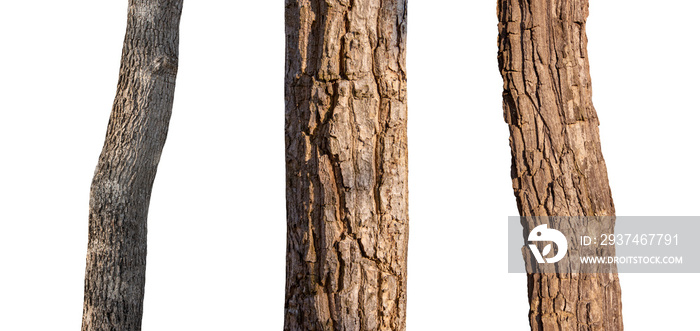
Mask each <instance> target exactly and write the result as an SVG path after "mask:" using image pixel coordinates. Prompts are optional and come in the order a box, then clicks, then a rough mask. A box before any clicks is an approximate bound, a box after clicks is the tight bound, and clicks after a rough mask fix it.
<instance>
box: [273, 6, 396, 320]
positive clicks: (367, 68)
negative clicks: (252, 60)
mask: <svg viewBox="0 0 700 331" xmlns="http://www.w3.org/2000/svg"><path fill="white" fill-rule="evenodd" d="M285 6H286V18H285V20H286V44H287V48H286V49H287V50H286V77H285V102H286V106H285V132H286V135H285V142H286V168H287V170H286V172H287V281H286V297H285V323H284V329H285V330H343V331H350V330H353V331H360V330H404V329H405V309H406V252H407V240H408V184H407V173H408V169H407V148H406V146H407V145H406V143H407V142H406V65H405V63H406V62H405V49H406V0H381V1H380V0H354V1H353V0H326V1H322V0H287V1H286V2H285Z"/></svg>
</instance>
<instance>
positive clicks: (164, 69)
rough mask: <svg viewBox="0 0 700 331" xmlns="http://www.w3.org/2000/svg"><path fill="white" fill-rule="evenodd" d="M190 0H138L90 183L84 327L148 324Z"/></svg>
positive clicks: (131, 5) (130, 12)
mask: <svg viewBox="0 0 700 331" xmlns="http://www.w3.org/2000/svg"><path fill="white" fill-rule="evenodd" d="M181 12H182V0H179V1H177V0H176V1H169V0H130V1H129V10H128V21H127V28H126V36H125V38H124V47H123V50H122V60H121V67H120V70H119V83H118V86H117V95H116V97H115V99H114V104H113V107H112V113H111V115H110V119H109V125H108V127H107V135H106V138H105V143H104V146H103V149H102V153H101V154H100V158H99V161H98V165H97V169H96V170H95V175H94V178H93V181H92V185H91V188H90V212H89V238H88V249H87V261H86V270H85V299H84V303H83V324H82V330H83V331H88V330H129V331H133V330H141V317H142V313H143V295H144V286H145V276H146V274H145V273H146V217H147V214H148V204H149V201H150V197H151V189H152V187H153V180H154V179H155V175H156V168H157V167H158V161H159V160H160V155H161V152H162V150H163V145H164V144H165V138H166V135H167V132H168V123H169V121H170V114H171V110H172V105H173V94H174V90H175V76H176V74H177V61H178V28H179V24H180V14H181Z"/></svg>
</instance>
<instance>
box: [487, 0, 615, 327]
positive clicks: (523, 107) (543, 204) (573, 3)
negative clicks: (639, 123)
mask: <svg viewBox="0 0 700 331" xmlns="http://www.w3.org/2000/svg"><path fill="white" fill-rule="evenodd" d="M498 16H499V20H500V24H499V65H500V69H501V75H502V76H503V81H504V92H503V100H504V115H505V120H506V122H507V123H508V125H509V127H510V145H511V152H512V160H513V164H512V174H511V175H512V178H513V189H514V191H515V197H516V200H517V203H518V209H519V211H520V214H521V215H522V216H613V215H614V214H615V207H614V205H613V201H612V197H611V193H610V188H609V185H608V179H607V170H606V167H605V161H604V160H603V156H602V153H601V148H600V141H599V135H598V118H597V115H596V111H595V109H594V108H593V104H592V101H591V79H590V74H589V67H588V54H587V51H586V44H587V39H586V32H585V26H586V18H587V17H588V1H587V0H529V1H523V0H499V1H498ZM534 225H535V224H532V223H528V222H524V226H525V230H526V231H525V232H526V233H529V231H530V230H531V228H532V227H533V226H534ZM581 226H582V227H586V226H587V225H586V224H581ZM599 230H600V233H612V231H613V230H614V227H613V226H612V224H608V225H607V226H606V227H604V228H602V229H599ZM528 292H529V297H530V326H531V327H532V329H533V330H607V331H611V330H622V329H623V326H622V315H621V312H622V309H621V299H620V284H619V280H618V277H617V274H614V273H600V274H568V273H559V274H554V273H543V274H529V275H528Z"/></svg>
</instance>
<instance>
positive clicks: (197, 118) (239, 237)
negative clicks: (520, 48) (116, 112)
mask: <svg viewBox="0 0 700 331" xmlns="http://www.w3.org/2000/svg"><path fill="white" fill-rule="evenodd" d="M591 2H592V3H591V7H590V8H591V16H590V18H589V21H588V36H589V40H590V43H589V53H590V62H591V73H592V77H593V86H594V103H595V106H596V108H597V110H598V114H599V117H600V121H601V127H600V128H601V139H602V143H603V152H604V155H605V157H606V160H607V164H608V170H609V176H610V184H611V186H612V191H613V197H614V199H615V204H616V207H617V212H618V214H619V215H629V216H637V215H699V214H700V211H699V210H698V198H699V196H700V194H699V193H698V187H700V179H698V172H697V165H698V147H697V142H698V139H697V123H698V122H699V121H700V118H699V117H700V109H698V108H699V106H698V102H697V97H698V87H699V86H698V77H700V76H699V74H700V66H699V65H698V60H697V54H698V52H697V51H698V49H697V42H698V35H697V13H698V12H699V11H700V3H698V2H697V1H690V0H687V1H682V0H667V1H663V2H658V1H642V0H636V1H633V0H605V1H604V0H592V1H591ZM126 3H127V1H126V0H120V1H100V2H95V1H86V0H83V1H77V0H64V1H3V2H2V4H1V5H0V31H1V32H0V45H1V49H0V222H1V223H0V330H8V331H9V330H78V329H79V327H80V322H81V310H82V299H83V292H82V291H83V275H84V267H85V266H84V263H85V262H84V261H85V249H86V246H87V211H88V193H89V186H90V180H91V178H92V175H93V171H94V167H95V165H96V163H97V157H98V155H99V153H100V150H101V148H102V141H103V138H104V134H105V129H106V127H107V120H108V116H109V111H110V108H111V105H112V100H113V98H114V92H115V88H116V83H117V75H118V68H119V59H120V54H121V46H122V40H123V35H124V30H125V25H126ZM283 7H284V6H283V4H282V1H203V0H200V1H189V0H187V1H185V8H184V12H183V17H182V25H181V43H180V69H179V70H180V71H179V75H178V78H177V90H176V96H175V106H174V109H173V117H172V122H171V124H170V135H169V137H168V142H167V144H166V147H165V151H164V153H163V157H162V159H161V163H160V168H159V170H158V176H157V179H156V182H155V187H154V190H153V198H152V201H151V208H150V215H149V220H148V222H149V243H148V246H149V247H148V248H149V252H148V269H147V270H148V272H147V285H146V299H145V312H144V319H143V328H144V330H150V331H153V330H280V329H281V328H282V324H283V307H284V277H285V266H284V264H285V240H286V239H285V238H286V236H285V230H286V228H285V202H284V197H285V193H284V151H283V149H284V126H283V122H284V118H283V117H284V116H283V111H284V110H283V109H284V101H283V100H284V99H283V98H284V96H283V84H284V81H283V77H284V23H283V22H284V13H283V11H284V8H283ZM408 20H409V31H408V70H409V73H408V74H409V92H408V93H409V94H408V95H409V146H410V147H409V148H410V152H409V155H410V211H411V212H410V217H411V236H410V246H409V285H408V286H409V287H408V291H409V293H408V295H409V302H408V329H409V330H410V331H422V330H466V329H475V330H480V329H484V328H482V327H480V326H483V327H485V326H489V327H488V329H489V330H494V329H498V330H527V329H528V323H527V312H528V301H527V290H526V289H527V286H526V277H525V276H524V275H521V274H508V273H507V270H506V242H507V241H506V221H507V216H509V215H517V209H516V204H515V198H514V197H513V193H512V189H511V182H510V150H509V146H508V129H507V126H506V124H505V123H504V121H503V116H502V110H501V91H502V81H501V77H500V75H499V72H498V65H497V63H496V52H497V43H496V41H497V33H498V30H497V26H496V24H497V17H496V1H457V0H452V1H448V0H443V1H437V0H433V1H418V0H411V1H409V19H408ZM620 279H621V282H622V293H623V314H624V323H625V326H626V327H627V329H628V330H633V331H634V330H689V329H693V328H696V327H697V324H694V323H696V322H697V318H696V316H697V312H698V308H700V304H698V301H697V298H698V297H699V296H700V285H699V284H700V282H698V280H699V279H698V275H696V274H684V275H681V274H664V275H641V274H623V275H620Z"/></svg>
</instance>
